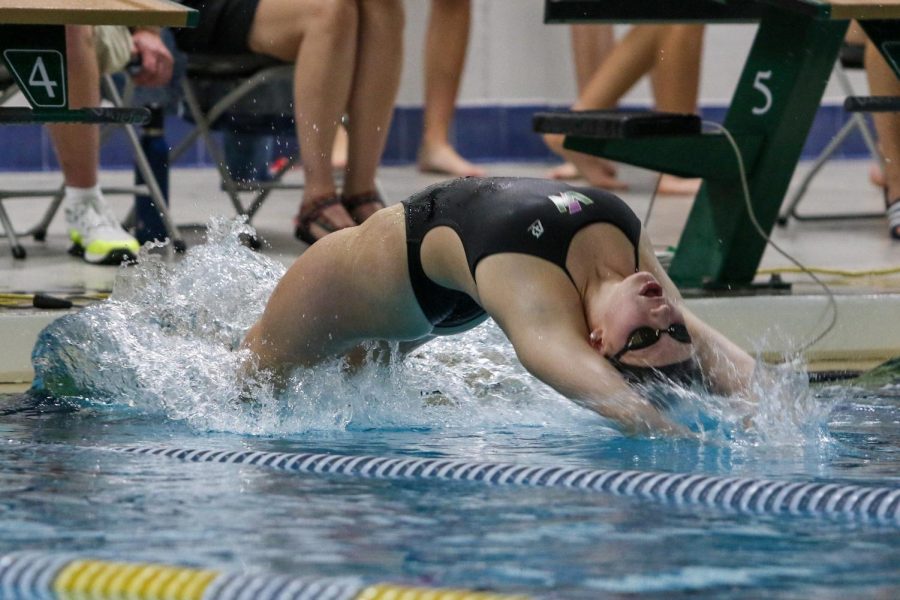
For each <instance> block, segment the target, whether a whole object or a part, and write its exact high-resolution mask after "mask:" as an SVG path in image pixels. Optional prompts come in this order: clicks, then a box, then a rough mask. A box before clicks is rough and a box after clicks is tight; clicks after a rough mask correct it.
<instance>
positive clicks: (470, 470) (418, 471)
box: [105, 446, 900, 525]
mask: <svg viewBox="0 0 900 600" xmlns="http://www.w3.org/2000/svg"><path fill="white" fill-rule="evenodd" d="M105 449H106V450H112V451H114V452H123V453H127V454H138V455H147V456H162V457H166V458H174V459H178V460H183V461H189V462H215V463H228V464H246V465H254V466H260V467H268V468H271V469H277V470H282V471H290V472H295V473H309V474H316V475H346V476H352V477H366V478H373V479H400V480H402V479H406V480H410V479H413V480H415V479H437V480H459V481H476V482H480V483H485V484H488V485H523V486H532V487H564V488H577V489H582V490H591V491H597V492H606V493H611V494H615V495H619V496H631V497H636V498H647V499H652V500H657V501H663V502H668V503H674V504H676V505H685V504H689V505H703V506H707V507H712V508H718V509H726V510H734V511H739V512H746V513H756V514H771V515H782V514H787V515H824V516H833V517H843V518H850V519H858V520H867V521H868V520H874V521H878V522H882V523H892V524H898V525H900V488H887V487H868V486H859V485H839V484H834V483H825V482H793V481H779V480H769V479H755V478H749V477H726V476H715V475H700V474H696V473H663V472H653V471H620V470H602V469H599V470H598V469H585V468H578V467H560V466H550V467H535V466H528V465H520V464H512V463H487V462H470V461H463V460H458V459H437V458H421V459H420V458H388V457H379V456H364V455H363V456H353V455H341V454H306V453H299V454H293V453H283V452H259V451H251V450H232V451H229V450H197V449H187V448H170V447H165V446H124V447H112V448H105Z"/></svg>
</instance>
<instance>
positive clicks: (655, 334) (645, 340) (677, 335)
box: [610, 323, 692, 362]
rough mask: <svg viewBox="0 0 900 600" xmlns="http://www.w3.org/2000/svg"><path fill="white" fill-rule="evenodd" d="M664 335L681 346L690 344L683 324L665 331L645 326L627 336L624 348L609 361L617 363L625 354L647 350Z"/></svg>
mask: <svg viewBox="0 0 900 600" xmlns="http://www.w3.org/2000/svg"><path fill="white" fill-rule="evenodd" d="M664 333H668V334H669V336H670V337H671V338H672V339H673V340H675V341H676V342H681V343H682V344H690V343H691V341H692V340H691V334H690V333H688V330H687V327H685V325H684V324H683V323H673V324H671V325H669V327H667V328H666V329H654V328H652V327H646V326H645V327H638V328H637V329H635V330H634V331H632V332H631V333H629V334H628V339H627V340H626V341H625V347H624V348H622V349H621V350H619V351H618V352H616V353H615V354H614V355H613V356H611V357H610V359H611V360H613V361H616V362H618V360H619V359H620V358H622V355H623V354H625V353H626V352H631V351H632V350H642V349H643V348H649V347H650V346H652V345H653V344H655V343H656V342H658V341H659V339H660V338H661V337H662V335H663V334H664Z"/></svg>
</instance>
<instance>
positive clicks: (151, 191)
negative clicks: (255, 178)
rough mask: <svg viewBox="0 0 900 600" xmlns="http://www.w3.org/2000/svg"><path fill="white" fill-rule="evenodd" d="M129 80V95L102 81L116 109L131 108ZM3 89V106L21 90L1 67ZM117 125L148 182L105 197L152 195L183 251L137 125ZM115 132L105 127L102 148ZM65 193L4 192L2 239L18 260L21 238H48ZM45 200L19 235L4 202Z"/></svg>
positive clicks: (0, 195)
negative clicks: (37, 218)
mask: <svg viewBox="0 0 900 600" xmlns="http://www.w3.org/2000/svg"><path fill="white" fill-rule="evenodd" d="M126 81H127V84H126V86H125V93H124V95H123V94H121V93H120V92H119V89H118V87H116V85H115V82H114V80H113V78H112V76H110V75H104V76H103V77H102V78H101V86H102V92H103V96H104V98H105V99H107V100H108V101H109V102H111V103H112V104H113V105H114V106H117V107H122V106H127V104H128V102H130V97H131V91H132V90H133V85H132V84H131V81H130V79H128V78H127V75H126ZM0 88H2V90H3V91H2V92H0V104H3V103H5V102H7V101H8V100H9V99H10V98H12V97H13V96H14V95H15V94H16V93H17V92H18V87H17V86H16V83H15V81H14V80H13V79H12V77H11V76H10V75H9V72H8V71H7V70H6V69H5V68H0ZM115 126H116V127H123V128H124V131H125V134H126V137H127V138H128V142H129V145H130V146H131V150H132V154H133V156H134V160H135V164H136V166H137V168H138V169H139V171H140V172H141V175H142V176H143V178H144V181H145V182H147V183H146V184H144V185H140V186H130V187H101V189H102V191H103V193H104V195H120V194H127V195H134V194H141V195H145V196H149V197H150V199H151V202H152V203H153V205H154V206H155V208H156V209H157V210H158V211H159V214H160V217H161V220H162V222H163V225H164V227H165V229H166V234H167V235H168V237H169V239H170V240H172V245H173V248H175V250H176V251H183V250H184V247H185V246H184V241H183V240H182V239H181V238H180V236H179V234H178V230H177V228H176V227H175V226H174V225H173V224H172V220H171V218H170V217H169V211H168V208H167V206H166V202H165V200H164V199H163V195H162V191H161V190H160V187H159V183H158V182H157V181H156V177H155V176H154V175H153V169H152V168H151V166H150V164H149V162H148V161H147V157H146V155H145V154H144V151H143V149H142V148H141V142H140V139H139V137H138V133H137V131H136V129H135V127H134V125H131V124H117V125H115ZM111 132H112V130H111V129H110V128H109V127H104V128H103V129H102V133H101V145H102V143H103V141H105V140H106V139H107V138H108V137H109V134H110V133H111ZM64 194H65V186H64V185H62V184H61V185H60V186H59V187H57V188H53V189H34V190H0V225H2V227H3V234H2V237H6V238H7V240H8V241H9V245H10V249H11V250H12V255H13V257H14V258H17V259H24V258H25V256H26V252H25V248H24V247H23V246H22V244H21V243H20V242H19V237H22V236H29V235H30V236H32V237H33V238H34V239H35V240H36V241H39V242H40V241H43V240H44V239H46V237H47V228H48V227H49V226H50V222H51V221H52V220H53V217H54V216H55V215H56V213H57V211H58V210H59V207H60V205H61V204H62V201H63V197H64ZM45 197H49V198H51V201H50V204H49V206H48V207H47V210H46V211H45V212H44V216H43V217H42V218H41V220H40V221H39V222H38V223H37V224H36V225H33V226H32V227H31V228H29V229H27V230H26V231H24V232H17V231H16V229H15V227H14V226H13V224H12V221H11V219H10V218H9V214H8V213H7V212H6V208H5V207H4V205H3V203H4V201H6V200H9V199H14V198H45ZM130 220H131V217H129V218H128V219H126V222H127V221H130Z"/></svg>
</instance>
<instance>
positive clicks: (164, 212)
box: [103, 75, 185, 252]
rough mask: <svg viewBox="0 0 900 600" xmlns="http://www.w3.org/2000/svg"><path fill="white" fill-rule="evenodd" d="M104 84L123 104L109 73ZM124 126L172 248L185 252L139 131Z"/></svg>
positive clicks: (111, 98) (114, 101) (111, 95)
mask: <svg viewBox="0 0 900 600" xmlns="http://www.w3.org/2000/svg"><path fill="white" fill-rule="evenodd" d="M103 85H104V87H105V91H106V93H107V95H108V96H109V98H110V100H111V101H112V103H113V104H114V105H116V106H121V105H122V97H121V96H120V95H119V90H118V89H116V86H115V84H114V83H113V80H112V78H111V77H110V76H109V75H107V76H105V77H104V78H103ZM122 127H124V129H125V134H126V136H127V138H128V141H129V143H130V144H131V149H132V152H133V154H134V160H135V163H136V166H137V169H138V171H140V173H141V176H142V177H143V179H144V182H145V183H144V185H145V186H146V187H147V191H148V192H149V194H148V195H149V196H150V199H151V202H153V207H154V208H155V209H156V210H157V211H158V212H159V216H160V219H161V220H162V222H163V227H165V229H166V234H167V235H168V236H169V239H170V240H172V248H173V249H174V250H175V251H176V252H183V251H184V249H185V243H184V240H182V239H181V237H180V236H179V233H178V228H177V227H175V225H174V224H173V222H172V218H171V217H170V216H169V207H168V204H167V203H166V199H165V198H164V197H163V193H162V190H161V189H160V187H159V182H158V181H156V176H155V175H154V174H153V168H152V167H151V166H150V162H149V161H148V160H147V155H146V154H144V149H143V148H142V147H141V140H140V138H139V137H138V134H137V131H136V130H135V128H134V126H133V125H130V124H125V125H122Z"/></svg>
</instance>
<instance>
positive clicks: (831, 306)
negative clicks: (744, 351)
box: [703, 121, 838, 354]
mask: <svg viewBox="0 0 900 600" xmlns="http://www.w3.org/2000/svg"><path fill="white" fill-rule="evenodd" d="M703 124H704V125H706V126H709V127H712V128H713V129H715V130H717V131H719V132H721V133H722V134H723V135H724V136H725V138H726V139H727V140H728V143H729V144H730V145H731V148H732V150H734V155H735V158H736V159H737V166H738V174H739V175H740V179H741V189H742V191H743V193H744V203H745V204H746V207H747V214H748V216H749V217H750V222H751V223H752V224H753V227H754V228H755V229H756V232H757V233H758V234H759V235H760V237H761V238H762V239H763V240H764V241H765V242H766V244H768V245H770V246H772V248H773V249H774V250H775V251H776V252H778V253H779V254H780V255H781V256H783V257H784V258H786V259H787V260H789V261H790V262H791V263H793V264H794V265H796V267H797V268H798V269H799V270H800V271H801V272H803V273H805V274H806V275H808V276H809V277H810V279H812V280H813V281H814V282H816V284H818V285H819V286H820V287H821V288H822V289H823V290H824V291H825V295H826V297H827V299H828V306H827V307H826V308H825V310H826V311H828V310H830V311H831V321H830V322H829V323H828V325H827V326H826V327H825V329H824V330H823V331H822V332H821V333H819V334H818V335H817V336H815V337H814V338H813V339H812V340H811V341H809V342H807V343H805V344H803V345H801V346H799V347H798V348H796V350H795V352H796V353H797V354H799V353H801V352H804V351H805V350H807V349H809V348H810V347H811V346H813V345H815V344H816V343H818V342H819V341H820V340H821V339H822V338H824V337H825V336H826V335H828V333H829V332H830V331H831V330H832V329H833V328H834V326H835V324H836V323H837V312H838V311H837V301H836V300H835V298H834V293H833V292H832V291H831V288H830V287H828V284H826V283H825V282H824V281H822V280H821V279H819V278H818V276H816V274H815V273H814V272H813V271H812V270H810V269H809V268H807V267H806V266H805V265H804V264H803V263H801V262H800V261H799V260H797V259H796V258H794V257H793V256H792V255H791V254H789V253H788V252H787V251H785V250H784V249H782V248H781V246H779V245H778V244H776V243H775V242H773V241H772V238H771V237H770V236H769V235H768V234H767V233H766V231H765V230H764V229H763V227H762V225H760V224H759V220H758V219H757V218H756V211H755V210H754V209H753V202H752V201H751V199H750V184H749V183H748V182H747V170H746V167H745V165H744V155H743V154H742V153H741V149H740V147H739V146H738V145H737V142H736V141H735V140H734V136H732V135H731V132H730V131H728V129H727V128H726V127H725V126H724V125H722V124H720V123H716V122H714V121H703ZM823 314H824V313H823Z"/></svg>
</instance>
